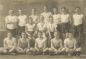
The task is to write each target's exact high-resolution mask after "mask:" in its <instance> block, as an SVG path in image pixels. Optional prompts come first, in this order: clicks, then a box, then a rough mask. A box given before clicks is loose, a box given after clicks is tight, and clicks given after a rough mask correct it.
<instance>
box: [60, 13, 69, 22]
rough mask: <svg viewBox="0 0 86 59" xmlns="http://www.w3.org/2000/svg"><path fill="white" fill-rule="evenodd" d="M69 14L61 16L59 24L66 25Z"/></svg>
mask: <svg viewBox="0 0 86 59" xmlns="http://www.w3.org/2000/svg"><path fill="white" fill-rule="evenodd" d="M69 17H70V15H69V14H61V23H68V22H69Z"/></svg>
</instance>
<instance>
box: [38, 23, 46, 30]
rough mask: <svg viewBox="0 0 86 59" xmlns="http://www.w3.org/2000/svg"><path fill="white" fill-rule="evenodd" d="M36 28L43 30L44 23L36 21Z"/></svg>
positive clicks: (44, 27)
mask: <svg viewBox="0 0 86 59" xmlns="http://www.w3.org/2000/svg"><path fill="white" fill-rule="evenodd" d="M37 29H38V30H39V31H45V30H46V25H45V24H44V23H38V24H37Z"/></svg>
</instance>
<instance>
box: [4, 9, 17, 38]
mask: <svg viewBox="0 0 86 59" xmlns="http://www.w3.org/2000/svg"><path fill="white" fill-rule="evenodd" d="M17 23H18V20H17V17H16V16H15V15H14V11H13V10H9V15H8V16H6V18H5V24H6V28H7V31H8V32H11V33H12V35H13V36H14V37H15V36H16V34H17Z"/></svg>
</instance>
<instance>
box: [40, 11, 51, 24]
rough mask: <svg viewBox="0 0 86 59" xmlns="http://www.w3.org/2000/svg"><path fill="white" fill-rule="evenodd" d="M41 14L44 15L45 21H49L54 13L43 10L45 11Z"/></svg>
mask: <svg viewBox="0 0 86 59" xmlns="http://www.w3.org/2000/svg"><path fill="white" fill-rule="evenodd" d="M41 15H42V16H43V17H44V22H45V23H47V22H48V20H49V16H51V15H52V13H51V12H43V13H41Z"/></svg>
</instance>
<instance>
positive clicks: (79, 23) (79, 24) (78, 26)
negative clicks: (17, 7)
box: [73, 7, 84, 45]
mask: <svg viewBox="0 0 86 59" xmlns="http://www.w3.org/2000/svg"><path fill="white" fill-rule="evenodd" d="M83 18H84V15H83V14H82V13H81V9H80V8H79V7H77V8H75V13H74V14H73V27H74V36H75V37H76V38H78V39H79V40H78V43H79V44H80V45H81V42H82V41H83V40H81V39H82V34H83V33H82V32H83Z"/></svg>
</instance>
